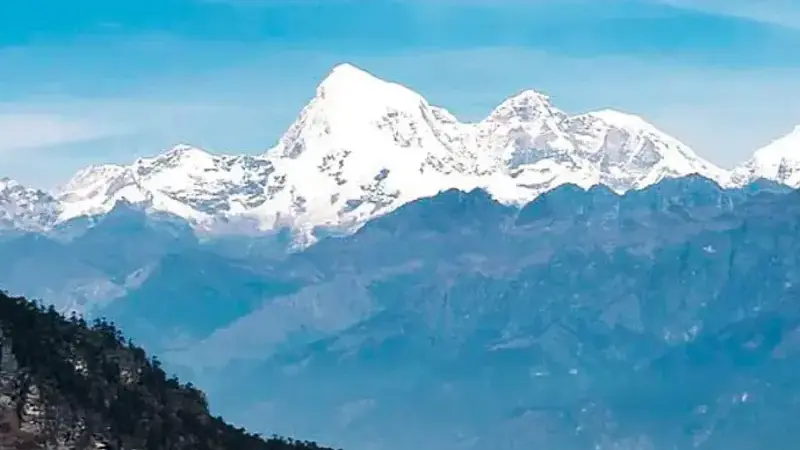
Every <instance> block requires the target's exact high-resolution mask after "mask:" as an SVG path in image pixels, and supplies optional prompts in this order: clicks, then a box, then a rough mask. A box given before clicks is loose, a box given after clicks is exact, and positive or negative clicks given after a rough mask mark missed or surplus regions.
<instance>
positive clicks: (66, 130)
mask: <svg viewBox="0 0 800 450" xmlns="http://www.w3.org/2000/svg"><path fill="white" fill-rule="evenodd" d="M122 132H124V129H123V128H122V127H119V126H115V125H111V124H108V123H103V122H100V121H91V120H86V119H83V118H74V117H68V116H63V115H58V114H32V113H0V154H4V153H8V152H12V151H16V150H24V149H34V148H42V147H50V146H55V145H65V144H72V143H76V142H85V141H92V140H96V139H102V138H105V137H109V136H113V135H117V134H120V133H122Z"/></svg>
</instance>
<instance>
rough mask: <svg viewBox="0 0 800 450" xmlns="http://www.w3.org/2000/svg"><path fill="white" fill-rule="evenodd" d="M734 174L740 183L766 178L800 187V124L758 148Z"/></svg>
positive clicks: (736, 180)
mask: <svg viewBox="0 0 800 450" xmlns="http://www.w3.org/2000/svg"><path fill="white" fill-rule="evenodd" d="M733 174H734V175H733V177H734V180H735V182H736V183H737V184H740V185H743V184H747V183H749V182H752V181H755V180H756V179H758V178H766V179H768V180H774V181H777V182H779V183H783V184H785V185H787V186H791V187H793V188H800V125H798V126H796V127H794V129H792V131H791V132H790V133H789V134H787V135H785V136H783V137H781V138H778V139H775V140H774V141H772V142H770V143H769V144H768V145H766V146H764V147H762V148H760V149H758V150H756V152H755V153H754V154H753V157H752V158H750V159H749V160H748V161H746V162H745V163H744V164H742V165H740V166H739V167H737V168H736V169H734V171H733Z"/></svg>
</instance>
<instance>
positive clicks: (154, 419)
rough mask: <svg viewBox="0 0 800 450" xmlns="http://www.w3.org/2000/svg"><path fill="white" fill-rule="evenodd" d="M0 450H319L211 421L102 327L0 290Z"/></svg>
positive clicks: (156, 367)
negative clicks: (62, 314) (66, 316)
mask: <svg viewBox="0 0 800 450" xmlns="http://www.w3.org/2000/svg"><path fill="white" fill-rule="evenodd" d="M0 448H2V449H44V448H47V449H70V450H81V449H98V448H106V449H119V450H122V449H131V450H132V449H147V450H156V449H165V450H166V449H176V450H177V449H187V450H188V449H191V450H222V449H225V450H289V449H320V448H321V447H319V446H317V445H316V444H315V443H311V442H300V441H294V440H290V439H283V438H277V437H273V438H270V439H262V438H261V437H260V436H257V435H254V434H250V433H247V432H246V431H245V430H243V429H240V428H236V427H233V426H231V425H229V424H227V423H225V422H224V421H223V420H222V419H221V418H219V417H213V416H212V415H211V414H210V413H209V410H208V404H207V402H206V398H205V395H204V394H203V393H202V392H201V391H199V390H198V389H196V388H194V387H192V385H191V384H181V383H180V382H179V381H178V380H177V379H176V378H174V377H169V376H168V375H167V374H166V373H165V372H164V370H163V369H162V368H161V367H160V364H159V362H158V361H157V360H156V359H151V358H148V356H147V355H146V354H145V352H144V351H143V350H142V349H141V348H139V347H137V346H136V345H134V344H133V343H132V342H130V341H126V340H125V339H124V338H123V336H122V334H121V332H120V331H119V330H118V329H116V327H115V326H114V325H113V324H111V323H108V322H105V321H95V322H94V323H92V324H87V323H86V322H85V321H84V320H83V319H81V318H78V317H71V318H69V319H67V318H64V317H63V316H61V315H59V314H58V313H57V312H56V311H55V310H54V309H53V308H52V307H51V308H49V309H45V308H44V307H42V306H40V305H39V304H36V303H34V302H31V301H28V300H26V299H24V298H14V297H9V296H8V295H6V294H5V293H0Z"/></svg>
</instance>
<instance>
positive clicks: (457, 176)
mask: <svg viewBox="0 0 800 450" xmlns="http://www.w3.org/2000/svg"><path fill="white" fill-rule="evenodd" d="M691 173H699V174H701V175H703V176H706V177H708V178H711V179H714V180H716V181H718V182H721V183H727V182H728V174H727V173H726V172H725V171H723V170H721V169H719V168H717V167H715V166H714V165H713V164H711V163H709V162H707V161H704V160H703V159H701V158H700V157H698V156H697V155H696V154H695V153H694V152H693V151H692V150H691V149H690V148H688V147H687V146H686V145H683V144H682V143H680V142H679V141H677V140H676V139H674V138H672V137H670V136H668V135H667V134H665V133H663V132H662V131H660V130H658V129H657V128H656V127H654V126H652V125H651V124H649V123H647V122H645V121H644V120H642V119H641V118H639V117H636V116H632V115H629V114H624V113H620V112H617V111H609V110H604V111H598V112H592V113H587V114H580V115H574V116H571V115H569V114H567V113H565V112H563V111H561V110H559V109H558V108H557V107H555V106H554V105H553V104H552V103H551V102H550V100H549V98H548V97H547V96H546V95H544V94H541V93H538V92H535V91H524V92H522V93H519V94H518V95H516V96H513V97H511V98H509V99H507V100H506V101H504V102H503V103H502V104H501V105H499V106H498V107H497V108H496V109H495V110H493V111H492V112H491V113H490V114H489V115H488V116H487V117H486V118H485V119H484V120H482V121H480V122H477V123H461V122H459V121H458V120H457V119H456V118H455V117H454V116H453V115H452V114H450V113H449V112H447V111H446V110H444V109H442V108H440V107H436V106H433V105H431V104H430V103H428V101H427V100H425V99H424V98H422V97H421V96H420V95H419V94H417V93H416V92H413V91H411V90H410V89H408V88H406V87H404V86H401V85H399V84H395V83H391V82H387V81H383V80H380V79H378V78H376V77H374V76H373V75H371V74H369V73H367V72H365V71H362V70H360V69H358V68H356V67H353V66H351V65H348V64H343V65H340V66H337V67H336V68H334V69H333V71H332V72H331V73H330V74H329V75H328V76H327V77H326V78H325V79H324V80H323V81H322V82H321V83H320V85H319V86H318V88H317V90H316V95H315V97H314V98H313V99H312V100H311V101H310V103H309V104H308V105H307V106H306V107H305V108H304V109H303V111H302V112H301V113H300V116H299V117H298V119H297V120H296V121H295V122H294V124H292V126H291V127H290V128H289V130H288V131H287V132H286V133H285V134H284V135H283V137H282V138H281V139H280V140H279V142H278V144H277V145H276V146H275V148H273V149H271V150H269V151H268V152H266V153H265V154H264V155H261V156H230V155H212V154H210V153H207V152H205V151H203V150H201V149H198V148H194V147H191V146H186V145H180V146H177V147H175V148H173V149H171V150H169V151H167V152H166V153H164V154H161V155H158V156H155V157H151V158H144V159H140V160H137V161H136V162H134V163H133V164H132V165H129V166H118V165H104V166H94V167H89V168H87V169H84V170H82V171H81V172H79V173H78V174H77V175H76V176H75V177H74V178H73V179H72V180H70V181H69V182H68V183H67V184H66V185H65V186H63V188H61V189H60V190H59V192H58V193H57V194H56V195H55V197H56V198H57V202H52V201H50V199H49V198H48V199H47V205H55V206H48V207H47V211H50V210H51V209H52V210H54V211H56V212H57V214H52V213H51V214H41V213H33V212H31V211H29V210H28V209H25V210H20V209H12V210H9V211H6V212H5V214H6V215H7V216H9V217H13V218H14V219H13V220H14V221H15V223H18V224H20V225H21V226H25V227H27V228H31V227H38V228H43V227H44V228H46V227H49V226H52V225H53V224H54V223H56V222H63V221H67V220H70V219H73V218H76V217H80V216H84V215H94V214H102V213H105V212H107V211H108V210H110V209H111V208H112V207H113V205H114V204H115V202H116V201H118V200H120V199H125V200H127V201H129V202H132V203H135V204H141V205H144V206H146V207H147V208H149V209H151V210H155V211H163V212H169V213H172V214H175V215H177V216H180V217H183V218H185V219H187V220H189V221H190V222H191V223H193V224H194V225H195V226H196V227H198V228H200V229H204V230H215V231H236V232H240V233H245V232H248V231H264V230H270V229H276V228H280V227H284V226H286V227H289V228H291V229H292V230H294V232H295V234H296V240H297V243H298V244H299V245H301V246H302V245H305V244H308V243H310V242H313V241H314V239H315V237H314V228H315V227H324V228H332V229H335V230H343V231H352V230H354V229H356V228H358V227H359V226H360V225H362V224H363V223H365V222H366V221H368V220H369V219H371V218H373V217H376V216H379V215H382V214H385V213H387V212H389V211H392V210H394V209H396V208H397V207H399V206H400V205H403V204H405V203H407V202H409V201H412V200H415V199H417V198H421V197H425V196H430V195H434V194H436V193H438V192H440V191H442V190H446V189H450V188H459V189H462V190H470V189H473V188H476V187H481V188H484V189H486V190H487V191H488V192H490V193H491V194H492V195H493V196H494V197H495V198H496V199H498V200H500V201H501V202H504V203H509V204H521V203H524V202H527V201H529V200H531V199H532V198H534V197H535V196H536V195H539V194H540V193H542V192H546V191H548V190H550V189H553V188H554V187H556V186H559V185H561V184H564V183H574V184H577V185H579V186H581V187H584V188H586V187H590V186H593V185H596V184H604V185H606V186H608V187H610V188H612V189H613V190H614V191H617V192H622V191H626V190H629V189H636V188H641V187H644V186H648V185H650V184H653V183H655V182H658V181H659V180H661V179H663V178H664V177H675V176H682V175H687V174H691Z"/></svg>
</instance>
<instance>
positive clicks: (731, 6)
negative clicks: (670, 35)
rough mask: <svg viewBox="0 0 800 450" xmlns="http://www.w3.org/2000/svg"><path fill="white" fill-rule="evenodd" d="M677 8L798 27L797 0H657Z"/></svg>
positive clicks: (799, 23) (799, 8) (799, 4)
mask: <svg viewBox="0 0 800 450" xmlns="http://www.w3.org/2000/svg"><path fill="white" fill-rule="evenodd" d="M657 1H659V2H660V3H663V4H667V5H671V6H676V7H679V8H685V9H693V10H698V11H704V12H709V13H713V14H722V15H727V16H733V17H740V18H743V19H749V20H754V21H758V22H763V23H770V24H773V25H780V26H783V27H788V28H798V29H800V1H797V0H657Z"/></svg>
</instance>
